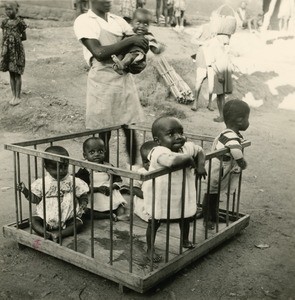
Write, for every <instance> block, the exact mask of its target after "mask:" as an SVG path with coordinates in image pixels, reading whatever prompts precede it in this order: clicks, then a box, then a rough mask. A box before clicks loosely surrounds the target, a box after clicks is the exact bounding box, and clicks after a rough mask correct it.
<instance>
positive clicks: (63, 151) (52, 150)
mask: <svg viewBox="0 0 295 300" xmlns="http://www.w3.org/2000/svg"><path fill="white" fill-rule="evenodd" d="M45 152H47V153H52V154H58V155H63V156H70V155H69V152H68V151H67V150H66V149H65V148H64V147H61V146H50V147H48V148H46V149H45ZM53 163H56V161H53V160H51V159H44V165H45V168H46V167H48V165H52V164H53ZM65 163H66V162H65Z"/></svg>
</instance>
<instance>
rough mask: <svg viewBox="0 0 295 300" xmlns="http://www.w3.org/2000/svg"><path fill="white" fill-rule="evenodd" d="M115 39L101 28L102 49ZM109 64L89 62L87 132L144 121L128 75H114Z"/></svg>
mask: <svg viewBox="0 0 295 300" xmlns="http://www.w3.org/2000/svg"><path fill="white" fill-rule="evenodd" d="M121 39H122V37H121V36H117V35H115V34H113V33H111V32H109V31H106V30H105V29H103V28H101V33H100V39H99V42H100V44H101V45H102V46H107V45H112V44H115V43H117V42H119V41H120V40H121ZM112 65H113V62H112V61H111V59H110V60H107V61H103V62H99V61H97V60H96V59H94V58H92V63H91V68H90V70H89V73H88V79H87V95H86V128H87V129H97V128H102V127H108V126H113V125H119V124H129V123H138V122H142V121H143V120H144V114H143V109H142V107H141V104H140V101H139V97H138V92H137V88H136V86H135V83H134V79H133V77H132V75H131V74H129V73H127V74H124V75H119V74H117V73H116V72H115V71H114V70H113V68H112Z"/></svg>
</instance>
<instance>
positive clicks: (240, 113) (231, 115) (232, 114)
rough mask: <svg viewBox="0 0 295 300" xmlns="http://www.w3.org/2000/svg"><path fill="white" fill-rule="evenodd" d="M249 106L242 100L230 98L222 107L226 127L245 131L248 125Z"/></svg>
mask: <svg viewBox="0 0 295 300" xmlns="http://www.w3.org/2000/svg"><path fill="white" fill-rule="evenodd" d="M249 115H250V107H249V105H248V104H247V103H246V102H244V101H242V100H238V99H235V100H230V101H228V102H226V103H225V105H224V107H223V118H224V123H225V124H226V127H228V128H232V129H236V130H238V131H245V130H247V128H248V127H249Z"/></svg>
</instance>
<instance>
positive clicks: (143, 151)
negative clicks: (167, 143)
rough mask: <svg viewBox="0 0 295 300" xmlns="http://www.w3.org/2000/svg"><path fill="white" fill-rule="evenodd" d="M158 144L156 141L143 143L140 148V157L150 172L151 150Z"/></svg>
mask: <svg viewBox="0 0 295 300" xmlns="http://www.w3.org/2000/svg"><path fill="white" fill-rule="evenodd" d="M157 145H158V144H157V143H156V142H155V141H147V142H145V143H143V144H142V145H141V147H140V150H139V151H140V156H141V160H142V165H143V167H144V168H145V169H146V170H147V171H148V169H149V167H150V161H149V160H148V158H147V157H148V155H149V153H150V152H151V150H152V149H153V148H154V147H156V146H157Z"/></svg>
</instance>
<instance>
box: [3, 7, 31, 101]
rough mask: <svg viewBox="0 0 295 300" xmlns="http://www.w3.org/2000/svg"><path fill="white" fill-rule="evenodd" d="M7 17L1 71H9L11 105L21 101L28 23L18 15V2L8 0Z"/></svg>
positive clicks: (4, 23)
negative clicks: (24, 44) (24, 42)
mask: <svg viewBox="0 0 295 300" xmlns="http://www.w3.org/2000/svg"><path fill="white" fill-rule="evenodd" d="M5 13H6V15H7V18H6V19H4V20H3V21H2V23H1V28H2V32H3V39H2V50H1V60H0V71H2V72H7V71H8V72H9V75H10V86H11V91H12V95H13V98H12V99H11V100H10V101H9V104H10V105H17V104H19V103H20V102H21V100H20V94H21V85H22V78H21V75H22V74H23V73H24V69H25V51H24V46H23V43H22V41H25V40H26V39H27V37H26V28H27V25H26V23H25V22H24V20H22V19H21V18H20V17H19V16H18V15H17V13H18V4H17V3H16V2H7V3H6V4H5Z"/></svg>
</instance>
